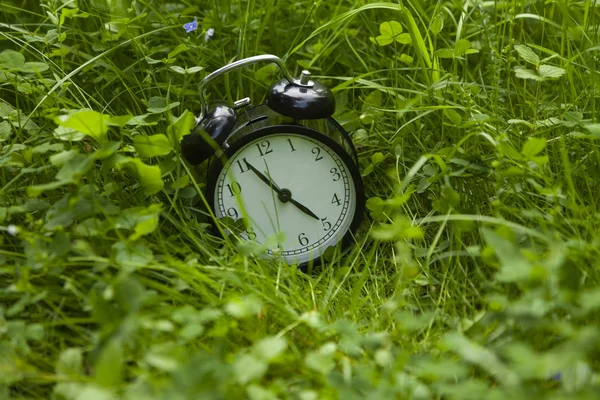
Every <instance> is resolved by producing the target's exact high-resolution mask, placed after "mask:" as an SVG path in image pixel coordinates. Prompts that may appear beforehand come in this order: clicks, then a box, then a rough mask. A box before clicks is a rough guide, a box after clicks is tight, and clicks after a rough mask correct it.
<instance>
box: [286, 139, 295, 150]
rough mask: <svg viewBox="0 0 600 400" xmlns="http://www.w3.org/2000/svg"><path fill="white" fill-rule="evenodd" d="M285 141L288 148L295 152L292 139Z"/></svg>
mask: <svg viewBox="0 0 600 400" xmlns="http://www.w3.org/2000/svg"><path fill="white" fill-rule="evenodd" d="M287 141H288V143H289V144H290V147H291V148H292V151H296V149H295V148H294V144H293V143H292V139H288V140H287Z"/></svg>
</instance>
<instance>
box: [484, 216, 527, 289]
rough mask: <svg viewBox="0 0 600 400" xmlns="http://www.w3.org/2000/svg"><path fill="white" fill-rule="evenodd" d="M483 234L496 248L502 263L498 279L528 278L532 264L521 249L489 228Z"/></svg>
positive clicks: (488, 242)
mask: <svg viewBox="0 0 600 400" xmlns="http://www.w3.org/2000/svg"><path fill="white" fill-rule="evenodd" d="M482 234H483V237H484V239H485V241H486V242H487V244H488V245H489V246H490V247H491V248H492V249H494V252H495V253H496V256H497V257H498V260H499V261H500V264H501V267H500V272H499V273H498V274H497V275H496V279H497V280H498V281H500V282H518V281H525V280H528V277H529V273H530V271H531V268H532V266H531V264H530V263H529V261H528V260H527V258H525V256H524V255H523V254H522V253H521V251H520V249H519V248H518V247H517V246H516V245H515V244H514V243H512V242H510V241H508V240H507V239H505V238H503V237H502V236H500V235H498V234H497V233H496V232H494V231H492V230H490V229H488V228H483V229H482Z"/></svg>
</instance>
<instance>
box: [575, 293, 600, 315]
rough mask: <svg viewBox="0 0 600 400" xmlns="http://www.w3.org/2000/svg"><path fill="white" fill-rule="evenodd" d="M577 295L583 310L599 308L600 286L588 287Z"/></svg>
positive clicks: (588, 310) (589, 310)
mask: <svg viewBox="0 0 600 400" xmlns="http://www.w3.org/2000/svg"><path fill="white" fill-rule="evenodd" d="M579 296H580V302H581V307H582V308H583V310H584V311H586V312H591V311H595V310H597V309H600V287H597V288H593V289H588V290H586V291H584V292H582V293H581V294H580V295H579Z"/></svg>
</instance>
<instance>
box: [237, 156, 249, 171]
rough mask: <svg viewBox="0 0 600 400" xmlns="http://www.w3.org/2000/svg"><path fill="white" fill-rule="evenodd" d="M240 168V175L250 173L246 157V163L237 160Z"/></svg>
mask: <svg viewBox="0 0 600 400" xmlns="http://www.w3.org/2000/svg"><path fill="white" fill-rule="evenodd" d="M236 163H237V165H238V167H239V168H240V173H241V174H243V173H244V172H246V171H248V170H249V169H250V168H248V165H247V164H246V157H244V162H242V161H240V160H237V161H236Z"/></svg>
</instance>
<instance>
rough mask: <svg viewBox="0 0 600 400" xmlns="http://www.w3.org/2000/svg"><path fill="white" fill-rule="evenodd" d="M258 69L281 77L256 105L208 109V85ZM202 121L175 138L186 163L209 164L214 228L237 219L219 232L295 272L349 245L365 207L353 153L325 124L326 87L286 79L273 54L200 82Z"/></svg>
mask: <svg viewBox="0 0 600 400" xmlns="http://www.w3.org/2000/svg"><path fill="white" fill-rule="evenodd" d="M257 62H270V63H275V64H276V65H277V66H278V67H279V70H280V71H281V73H282V75H283V77H282V78H281V79H280V80H279V81H277V82H275V83H273V84H272V85H271V86H270V87H269V89H268V91H267V95H266V100H265V102H264V103H263V104H258V105H252V104H251V101H250V98H248V97H246V98H243V99H240V100H238V101H235V102H234V103H233V104H231V105H229V104H227V103H226V102H224V101H221V102H217V103H216V104H214V105H212V106H210V107H209V105H208V103H207V102H206V101H205V88H206V85H207V84H208V83H209V82H210V81H212V80H214V79H215V78H217V77H219V76H221V75H223V74H225V73H227V72H229V71H231V70H234V69H237V68H240V67H243V66H247V65H249V64H253V63H257ZM199 96H200V104H201V107H202V108H201V114H200V116H198V117H197V118H196V125H195V126H194V128H193V129H192V130H191V132H190V133H189V134H187V135H185V136H184V137H183V138H182V140H181V154H182V156H183V158H184V159H185V160H186V161H187V162H188V163H190V164H192V165H198V164H200V163H203V162H204V161H207V160H209V159H210V162H209V166H208V169H207V184H206V188H205V190H206V193H205V194H206V200H207V201H208V203H209V205H210V208H211V211H212V213H213V214H214V217H215V218H216V221H215V222H216V223H218V222H219V221H225V220H228V221H243V222H244V223H243V224H241V225H240V227H239V229H237V230H236V229H233V228H232V227H231V226H229V227H227V228H226V229H222V230H220V231H221V233H224V234H225V235H227V236H231V235H234V236H235V237H236V238H237V240H243V241H250V242H254V243H256V244H258V245H260V246H259V247H260V248H261V249H264V250H263V251H262V256H263V257H267V258H268V257H277V258H280V259H283V260H284V261H285V262H286V263H287V264H289V265H296V266H298V267H300V268H301V269H304V268H306V267H307V266H308V265H313V266H316V265H319V264H321V263H322V260H323V255H324V253H325V251H326V250H327V249H328V248H330V247H336V246H340V247H339V249H340V250H341V251H342V252H344V251H345V250H347V249H348V247H349V246H350V245H351V244H352V242H353V238H354V236H355V234H356V231H357V229H358V227H359V225H360V223H361V221H362V218H363V214H364V210H365V192H364V185H363V181H362V177H361V174H360V170H359V162H358V156H357V152H356V149H355V147H354V145H353V143H352V140H351V138H350V136H349V134H348V133H347V132H346V131H345V130H344V129H343V127H342V126H341V125H340V124H339V123H338V122H337V121H336V120H335V119H334V118H333V117H332V115H333V113H334V111H335V98H334V96H333V93H332V92H331V90H330V89H328V88H327V87H326V86H324V85H323V84H321V83H319V82H317V81H315V80H314V79H312V78H311V75H310V73H309V72H308V71H306V70H304V71H302V74H301V75H300V77H299V78H294V77H292V76H291V75H290V74H289V73H288V71H287V70H286V68H285V66H284V63H283V61H282V60H281V59H280V58H278V57H276V56H274V55H270V54H267V55H259V56H254V57H249V58H245V59H242V60H239V61H236V62H233V63H231V64H228V65H226V66H224V67H222V68H220V69H217V70H216V71H214V72H212V73H210V74H209V75H207V76H206V77H205V78H204V79H203V80H202V81H201V82H200V83H199Z"/></svg>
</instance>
